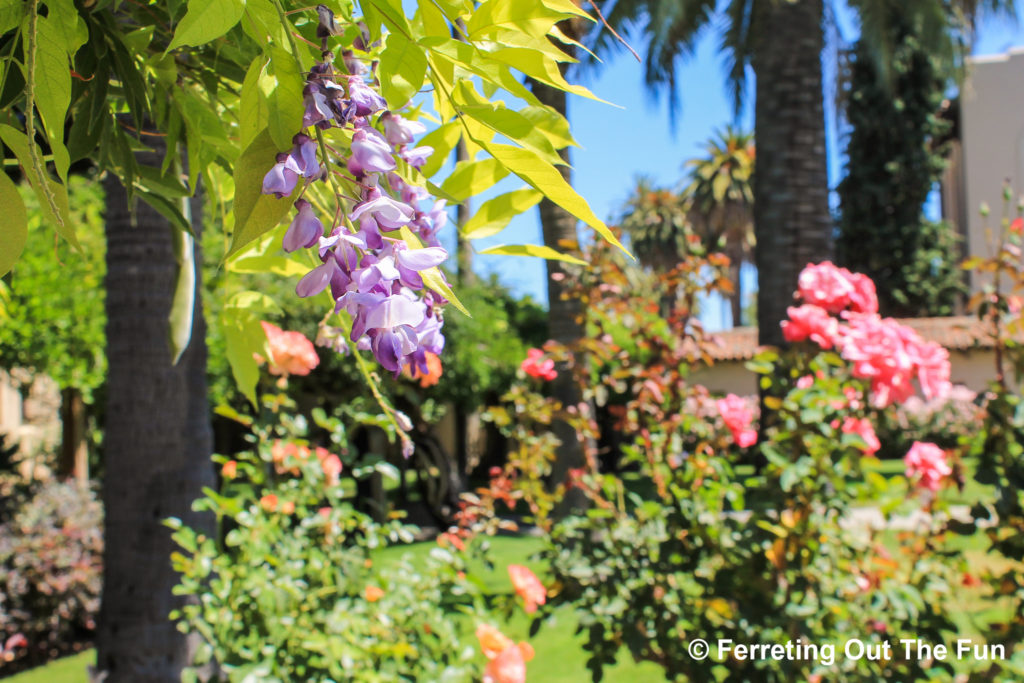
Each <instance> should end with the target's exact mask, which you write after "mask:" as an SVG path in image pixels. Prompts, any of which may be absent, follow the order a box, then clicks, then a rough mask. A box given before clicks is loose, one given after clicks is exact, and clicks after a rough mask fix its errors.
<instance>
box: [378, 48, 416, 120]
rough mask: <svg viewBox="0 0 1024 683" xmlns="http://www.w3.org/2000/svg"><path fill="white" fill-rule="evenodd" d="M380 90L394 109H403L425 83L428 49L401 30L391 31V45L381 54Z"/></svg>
mask: <svg viewBox="0 0 1024 683" xmlns="http://www.w3.org/2000/svg"><path fill="white" fill-rule="evenodd" d="M380 69H381V73H384V74H387V77H386V78H382V79H381V84H380V90H381V94H382V95H384V99H385V100H387V103H388V106H389V107H391V108H392V109H400V108H402V107H404V106H405V105H406V104H408V102H409V100H411V99H412V98H413V96H414V95H415V94H416V93H417V92H419V90H420V88H421V87H423V80H424V79H425V78H426V76H427V54H426V51H425V50H424V49H423V48H422V47H420V46H419V45H417V44H416V43H414V42H412V41H411V40H409V39H408V38H406V37H405V36H403V35H402V34H401V33H399V32H398V31H392V32H391V33H389V34H388V40H387V45H386V46H385V47H384V51H383V52H381V54H380Z"/></svg>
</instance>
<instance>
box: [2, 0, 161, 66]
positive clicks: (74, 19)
mask: <svg viewBox="0 0 1024 683" xmlns="http://www.w3.org/2000/svg"><path fill="white" fill-rule="evenodd" d="M46 7H47V9H48V10H49V14H48V15H47V21H48V22H50V23H52V24H53V28H54V29H55V30H56V31H57V33H58V35H59V36H60V46H61V47H63V48H64V49H65V50H66V51H67V53H68V57H74V56H75V53H77V52H78V49H79V48H80V47H82V46H83V45H85V44H86V42H88V40H89V29H88V27H86V25H85V22H84V21H82V17H81V15H79V13H78V10H77V9H75V3H74V2H72V0H46ZM0 33H2V31H0ZM150 33H152V27H150Z"/></svg>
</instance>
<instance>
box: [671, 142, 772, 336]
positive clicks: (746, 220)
mask: <svg viewBox="0 0 1024 683" xmlns="http://www.w3.org/2000/svg"><path fill="white" fill-rule="evenodd" d="M754 159H755V153H754V136H753V134H751V133H745V132H742V131H738V130H736V129H735V128H733V127H732V126H727V127H726V128H725V130H723V131H719V132H718V133H717V134H716V136H715V137H713V138H711V139H709V140H708V141H707V142H706V143H705V145H704V155H703V156H700V157H697V158H695V159H690V160H689V161H687V162H686V166H687V167H689V169H690V184H689V185H688V186H687V187H686V189H685V190H684V191H683V194H684V195H685V196H686V197H687V198H688V199H689V201H690V210H689V212H688V214H687V218H688V219H689V222H690V225H691V226H693V230H694V232H695V233H696V234H697V235H698V236H699V237H700V239H701V241H702V242H703V243H704V244H705V245H706V246H707V249H708V250H709V251H720V252H722V253H724V254H725V255H726V256H728V257H729V262H730V265H729V275H730V279H731V280H732V282H733V285H734V287H735V288H734V290H733V292H732V294H731V295H730V297H729V300H730V304H731V308H732V324H733V326H737V327H738V326H739V325H741V324H742V314H743V286H742V281H741V280H740V271H741V268H742V266H743V264H744V263H746V262H750V261H752V260H753V254H754V244H755V239H754V214H753V210H754V188H753V175H754Z"/></svg>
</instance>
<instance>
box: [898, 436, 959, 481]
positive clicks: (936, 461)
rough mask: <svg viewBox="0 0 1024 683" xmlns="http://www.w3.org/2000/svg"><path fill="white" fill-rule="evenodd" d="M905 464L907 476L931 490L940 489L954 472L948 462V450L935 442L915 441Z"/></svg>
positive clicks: (905, 457)
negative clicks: (944, 480)
mask: <svg viewBox="0 0 1024 683" xmlns="http://www.w3.org/2000/svg"><path fill="white" fill-rule="evenodd" d="M903 464H905V465H906V466H907V472H906V475H907V478H908V479H914V480H916V481H917V484H918V486H921V487H922V488H926V489H928V490H929V491H938V490H939V486H940V485H941V484H942V480H943V479H944V478H946V477H948V476H949V475H951V474H952V473H953V470H952V469H951V468H950V466H949V463H947V462H946V452H945V451H944V450H942V449H941V448H939V447H938V446H936V445H935V444H933V443H927V442H921V441H915V442H914V445H913V446H911V447H910V450H909V451H907V455H906V456H904V458H903Z"/></svg>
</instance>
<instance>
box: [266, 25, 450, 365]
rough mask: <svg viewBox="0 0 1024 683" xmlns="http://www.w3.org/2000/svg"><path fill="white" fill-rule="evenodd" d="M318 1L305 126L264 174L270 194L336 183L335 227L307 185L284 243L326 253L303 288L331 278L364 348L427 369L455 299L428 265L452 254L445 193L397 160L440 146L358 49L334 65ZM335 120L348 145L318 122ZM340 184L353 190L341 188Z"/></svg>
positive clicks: (306, 291) (386, 360)
mask: <svg viewBox="0 0 1024 683" xmlns="http://www.w3.org/2000/svg"><path fill="white" fill-rule="evenodd" d="M317 9H318V12H319V14H320V26H319V29H318V36H319V37H320V38H321V39H322V40H323V56H322V60H321V61H320V62H318V63H317V64H316V65H315V66H314V67H313V68H312V69H311V70H310V72H309V74H308V76H307V79H306V86H305V90H304V99H305V115H304V117H303V121H302V125H303V128H302V132H300V133H298V134H297V135H296V136H295V138H294V139H293V143H294V144H293V147H292V149H291V151H289V152H286V153H282V154H279V155H278V157H277V163H275V164H274V166H273V168H271V169H270V171H269V172H268V173H267V175H266V177H265V178H264V180H263V193H264V194H273V195H274V196H276V197H278V198H282V197H287V196H290V195H291V194H292V191H293V190H294V189H295V186H296V184H297V183H298V182H299V179H300V178H302V179H303V182H304V183H306V186H307V187H308V186H309V184H311V183H313V182H315V181H317V180H320V181H325V182H326V181H328V180H330V181H332V182H333V183H335V184H334V187H335V192H336V193H337V202H338V204H337V211H336V214H335V216H334V217H333V220H332V225H331V228H330V229H329V230H325V227H324V223H323V222H322V221H321V218H320V217H318V216H317V215H316V212H315V211H314V209H313V206H312V205H311V204H310V202H308V201H306V200H305V199H302V198H301V194H300V198H299V199H298V200H297V201H296V202H295V209H296V211H297V212H296V215H295V218H294V220H292V222H291V225H290V226H289V227H288V231H287V232H286V233H285V237H284V249H285V251H288V252H292V251H296V250H298V249H306V248H314V249H316V250H317V253H318V255H319V257H320V261H321V265H320V266H317V267H316V268H314V269H313V270H312V271H310V272H309V273H308V274H307V275H305V276H304V277H303V278H302V279H301V280H300V281H299V283H298V285H297V287H296V293H297V294H298V295H299V296H300V297H308V296H313V295H316V294H319V293H320V292H322V291H324V290H326V289H327V288H328V287H329V288H330V292H331V296H332V297H333V298H334V300H335V302H336V305H335V312H340V311H347V312H348V314H349V315H350V316H351V319H352V331H351V335H350V339H351V341H352V342H355V343H356V347H357V348H359V349H363V350H365V349H370V350H372V352H373V355H374V357H375V358H376V359H377V361H378V362H379V363H380V364H381V365H382V366H383V367H385V368H387V369H388V370H390V371H392V372H394V373H395V374H396V375H397V374H398V373H400V372H401V370H402V368H403V367H405V366H407V365H408V366H412V368H411V369H412V370H413V374H414V375H415V374H416V372H422V373H424V374H425V373H427V371H428V369H427V360H426V353H427V352H431V353H434V354H440V353H441V351H442V349H443V348H444V343H445V339H444V335H443V334H442V332H441V327H442V325H443V322H444V318H443V314H442V310H443V308H444V306H445V304H447V303H448V302H447V300H446V299H445V298H444V297H442V296H441V295H439V294H438V293H437V292H435V291H433V290H431V289H428V288H426V286H425V285H424V281H423V276H422V275H421V273H423V271H425V270H427V269H430V268H433V267H434V266H437V265H439V264H440V263H442V262H443V261H444V260H445V259H446V258H447V257H448V253H447V251H445V250H444V249H443V248H442V247H441V246H440V242H439V240H438V237H437V233H438V231H439V230H440V229H441V228H442V227H443V226H444V225H445V223H446V222H447V219H448V216H447V213H446V211H445V201H444V200H443V199H439V200H436V201H433V198H432V197H431V196H430V194H429V193H428V192H427V191H426V190H425V189H424V188H421V187H416V186H413V185H410V184H408V183H406V182H405V181H404V180H403V179H402V178H401V177H400V176H399V175H398V174H397V173H396V170H397V169H398V166H399V160H403V161H404V162H406V163H407V164H408V165H409V166H412V167H413V168H421V167H422V166H423V165H424V164H425V163H426V161H427V158H428V157H429V156H430V154H431V153H432V152H433V149H432V148H430V147H414V146H412V144H413V140H414V138H415V137H416V136H417V135H419V134H421V133H423V132H425V127H424V126H423V124H421V123H420V122H418V121H413V120H410V119H407V118H405V117H403V116H401V115H399V114H396V113H394V112H391V111H387V104H386V103H385V101H384V98H383V97H381V95H380V93H379V91H378V88H377V87H376V86H375V78H374V75H373V74H372V72H370V71H369V70H368V69H367V68H366V67H365V66H364V64H363V62H362V61H361V60H360V59H359V58H358V57H356V56H355V54H354V53H353V52H352V51H350V50H346V51H345V52H344V53H343V61H344V64H345V69H344V71H343V72H342V71H339V70H336V69H335V66H334V64H333V62H334V55H333V54H331V53H330V52H329V51H328V49H327V41H328V39H329V37H330V36H331V35H336V34H337V32H338V31H337V29H336V27H335V26H334V17H333V15H332V14H331V13H330V10H327V9H326V8H324V7H323V6H320V7H318V8H317ZM358 40H359V39H357V41H358ZM360 47H361V45H360ZM332 128H342V129H346V130H347V131H350V132H351V146H350V149H349V150H348V151H347V153H345V152H339V151H338V150H336V149H334V148H333V147H328V146H327V145H326V143H325V142H324V141H323V139H322V137H321V135H320V132H319V131H317V130H316V129H320V131H323V130H328V129H332ZM311 129H312V130H311ZM310 134H312V135H314V136H317V137H318V138H320V139H319V140H316V139H314V138H313V137H311V136H310ZM339 186H340V187H341V188H344V191H345V192H350V193H351V194H352V195H355V196H354V197H350V196H348V195H343V194H341V190H340V189H338V188H339ZM304 192H305V189H304V190H303V193H304ZM402 228H407V229H408V230H410V231H411V232H412V233H413V234H415V235H416V236H418V238H419V240H420V241H421V243H423V244H425V245H426V246H425V247H423V248H415V249H411V248H409V246H408V245H407V244H406V242H405V241H404V240H403V239H402V238H401V236H400V234H399V231H400V230H401V229H402ZM438 272H439V271H438ZM440 277H443V275H441V276H440Z"/></svg>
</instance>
